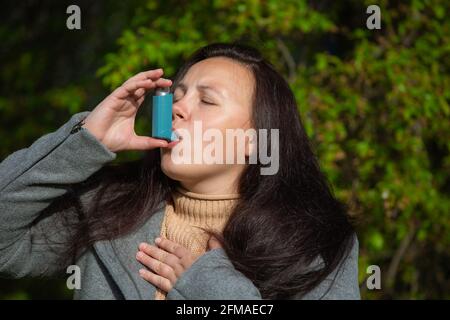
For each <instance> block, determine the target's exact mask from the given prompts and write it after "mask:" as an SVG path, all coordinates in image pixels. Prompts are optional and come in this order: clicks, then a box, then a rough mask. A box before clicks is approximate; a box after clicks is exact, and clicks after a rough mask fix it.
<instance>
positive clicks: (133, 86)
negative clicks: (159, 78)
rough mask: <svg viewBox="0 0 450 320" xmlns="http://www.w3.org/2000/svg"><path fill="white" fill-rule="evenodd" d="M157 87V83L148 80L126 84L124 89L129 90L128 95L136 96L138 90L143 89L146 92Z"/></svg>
mask: <svg viewBox="0 0 450 320" xmlns="http://www.w3.org/2000/svg"><path fill="white" fill-rule="evenodd" d="M155 86H156V82H155V81H153V80H151V79H146V80H135V81H130V82H128V81H127V82H125V83H124V84H123V85H122V87H124V88H125V90H127V92H128V94H134V93H135V91H136V90H138V89H140V88H143V89H146V90H150V89H153V88H154V87H155Z"/></svg>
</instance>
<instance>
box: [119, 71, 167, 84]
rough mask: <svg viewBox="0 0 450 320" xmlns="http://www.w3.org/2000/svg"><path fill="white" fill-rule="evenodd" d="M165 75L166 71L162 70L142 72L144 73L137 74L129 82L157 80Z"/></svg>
mask: <svg viewBox="0 0 450 320" xmlns="http://www.w3.org/2000/svg"><path fill="white" fill-rule="evenodd" d="M163 73H164V70H163V69H162V68H159V69H154V70H147V71H142V72H139V73H137V74H135V75H134V76H132V77H131V78H129V79H128V80H127V81H134V80H145V79H152V80H157V79H158V78H160V77H161V76H162V75H163ZM127 81H126V82H127Z"/></svg>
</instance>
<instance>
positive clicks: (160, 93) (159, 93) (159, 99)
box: [152, 87, 176, 142]
mask: <svg viewBox="0 0 450 320" xmlns="http://www.w3.org/2000/svg"><path fill="white" fill-rule="evenodd" d="M172 102H173V94H172V93H170V89H169V88H168V87H167V88H158V89H156V91H155V95H154V96H153V110H152V137H153V138H158V139H164V140H167V141H169V142H170V141H173V140H176V136H175V135H174V134H173V133H172Z"/></svg>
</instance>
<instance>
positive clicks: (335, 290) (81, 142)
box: [0, 44, 360, 299]
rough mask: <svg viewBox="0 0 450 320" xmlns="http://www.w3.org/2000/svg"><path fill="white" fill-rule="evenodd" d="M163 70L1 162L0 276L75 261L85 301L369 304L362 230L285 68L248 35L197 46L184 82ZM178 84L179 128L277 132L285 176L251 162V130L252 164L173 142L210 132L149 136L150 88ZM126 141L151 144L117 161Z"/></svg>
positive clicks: (134, 145)
mask: <svg viewBox="0 0 450 320" xmlns="http://www.w3.org/2000/svg"><path fill="white" fill-rule="evenodd" d="M162 74H163V71H162V70H161V69H158V70H152V71H147V72H142V73H139V74H138V75H136V76H134V77H132V78H130V79H129V80H127V81H126V82H125V83H124V84H123V85H122V86H120V87H119V88H117V89H116V90H115V91H114V92H113V93H112V94H111V95H109V96H108V97H107V98H105V99H104V100H103V101H102V102H101V103H100V104H99V105H98V106H96V108H95V109H94V110H93V111H92V112H87V111H86V112H81V113H78V114H75V115H74V116H73V117H72V118H71V119H70V121H69V122H67V123H66V124H64V125H63V126H62V127H61V128H59V129H58V130H57V131H56V132H54V133H51V134H48V135H45V136H43V137H41V138H40V139H38V140H37V141H36V142H35V143H33V144H32V145H31V146H30V147H29V148H27V149H23V150H19V151H17V152H15V153H13V154H12V155H10V156H9V157H8V158H6V159H5V160H4V161H3V162H2V163H1V165H0V176H1V182H0V219H1V221H0V222H1V223H0V228H1V235H0V273H1V274H2V275H7V276H9V277H15V278H18V277H24V276H50V275H54V274H57V273H59V272H65V271H66V268H67V266H69V265H71V264H75V265H76V266H78V267H79V268H80V269H79V270H80V274H81V284H80V287H79V288H77V289H76V291H75V294H74V298H75V299H359V298H360V294H359V288H358V268H357V263H358V241H357V238H356V236H355V233H354V230H353V228H352V226H351V224H350V223H349V219H348V217H347V215H346V212H345V209H344V206H343V205H342V204H341V203H339V202H338V201H337V200H336V199H335V197H334V196H333V194H332V192H331V190H330V187H329V186H328V184H327V181H326V178H325V177H324V175H323V174H322V173H321V171H320V169H319V166H318V164H317V160H316V158H315V156H314V154H313V152H312V150H311V147H310V144H309V141H308V138H307V136H306V134H305V130H304V128H303V126H302V123H301V120H300V118H299V115H298V111H297V106H296V103H295V99H294V96H293V94H292V92H291V90H290V88H289V86H288V84H287V83H286V81H285V80H284V79H283V78H282V76H281V75H280V74H279V73H278V72H277V71H275V69H274V68H273V67H272V66H271V64H270V63H268V62H267V61H265V60H264V59H263V58H262V57H261V55H260V53H258V52H257V51H256V50H255V49H253V48H250V47H246V46H242V45H237V44H212V45H208V46H206V47H204V48H201V49H199V50H198V51H197V52H196V53H194V54H193V55H192V56H191V58H190V59H189V60H188V61H187V62H186V63H185V65H184V66H183V67H182V68H181V69H180V70H179V72H178V73H177V75H176V77H175V79H174V82H173V85H172V81H170V80H167V79H164V78H162ZM169 86H172V91H173V94H174V105H173V115H174V116H173V129H174V130H175V131H176V132H182V131H183V132H185V133H188V134H192V133H193V131H194V124H195V122H201V124H202V125H203V128H205V130H207V129H215V130H219V132H221V133H224V132H225V131H226V129H244V130H246V129H254V130H256V131H258V130H261V129H267V131H265V132H272V131H270V129H279V136H278V137H277V138H278V141H276V140H273V139H271V137H268V138H267V141H268V145H269V150H278V154H279V164H278V169H277V170H276V173H274V174H261V169H262V167H263V164H262V161H260V159H258V161H257V163H256V164H250V163H249V158H250V155H252V154H253V153H252V152H254V149H252V148H253V147H254V145H253V144H252V143H251V142H250V141H249V140H248V139H247V140H246V141H245V144H244V146H243V149H244V150H243V152H244V153H245V158H246V162H245V163H241V162H238V161H234V162H233V163H226V164H217V163H216V164H209V163H208V164H207V163H204V162H203V163H200V164H198V163H193V164H192V163H191V164H189V163H187V164H186V163H178V162H176V161H174V157H173V156H174V152H175V149H176V148H177V147H180V146H182V145H183V144H184V146H185V147H186V144H188V143H196V142H197V143H200V145H202V146H205V142H204V141H201V142H199V141H194V140H192V139H185V138H186V137H183V135H181V140H179V141H176V142H170V143H168V142H167V141H164V140H159V139H154V138H150V137H143V136H137V135H136V134H135V132H134V121H135V116H136V113H137V111H138V108H139V106H140V105H141V104H142V102H143V100H144V97H145V94H146V93H147V92H148V91H149V90H152V89H154V88H156V87H162V88H164V87H169ZM191 136H192V135H191ZM269 136H270V134H269ZM194 139H198V138H195V135H194ZM274 141H275V142H274ZM271 144H276V146H275V147H276V148H270V147H273V145H272V146H271ZM234 147H235V148H237V146H234ZM241 149H242V148H241ZM124 150H145V151H146V153H145V157H143V158H142V159H140V160H138V161H133V162H127V163H122V164H112V163H109V162H111V161H112V160H114V159H115V157H116V154H117V153H118V152H121V151H124ZM185 150H188V149H185ZM219 151H220V150H216V152H219ZM241 151H242V150H241ZM185 152H186V153H188V151H185ZM192 153H194V151H192ZM194 156H195V155H194ZM234 160H236V158H235V159H234ZM157 238H158V239H157Z"/></svg>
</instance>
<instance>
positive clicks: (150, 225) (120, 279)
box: [94, 206, 165, 300]
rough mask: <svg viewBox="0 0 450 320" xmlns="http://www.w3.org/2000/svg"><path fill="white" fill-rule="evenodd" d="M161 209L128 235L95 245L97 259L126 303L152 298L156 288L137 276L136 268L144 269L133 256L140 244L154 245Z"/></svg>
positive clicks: (160, 221)
mask: <svg viewBox="0 0 450 320" xmlns="http://www.w3.org/2000/svg"><path fill="white" fill-rule="evenodd" d="M164 208H165V206H163V207H161V208H160V209H159V210H158V211H157V212H156V213H155V214H153V215H152V216H151V217H150V218H149V219H148V220H147V221H146V222H145V223H144V225H143V226H142V227H140V228H138V229H137V230H136V231H134V232H132V233H131V234H129V235H127V236H125V237H122V238H118V239H114V240H104V241H98V242H96V243H95V244H94V249H95V250H96V252H97V253H98V256H99V257H100V259H101V260H102V262H103V263H104V265H105V267H106V268H107V270H108V271H109V273H110V275H111V277H112V278H113V280H114V281H115V282H116V284H117V286H118V287H119V289H120V290H121V292H122V294H123V296H124V297H125V299H127V300H153V299H154V296H155V292H156V288H155V286H153V285H152V284H150V283H149V282H147V281H145V280H144V279H142V278H141V277H140V276H139V269H141V268H142V267H143V266H142V265H141V264H140V263H139V262H138V261H137V260H136V253H137V251H138V246H139V243H141V242H148V243H152V244H154V241H155V238H156V237H157V236H159V234H160V232H161V224H162V221H163V217H164Z"/></svg>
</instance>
